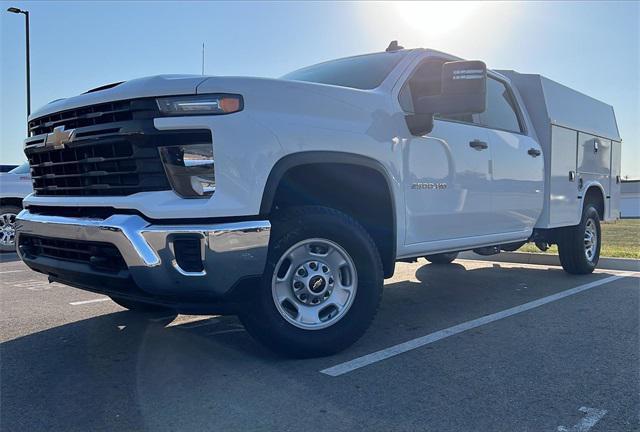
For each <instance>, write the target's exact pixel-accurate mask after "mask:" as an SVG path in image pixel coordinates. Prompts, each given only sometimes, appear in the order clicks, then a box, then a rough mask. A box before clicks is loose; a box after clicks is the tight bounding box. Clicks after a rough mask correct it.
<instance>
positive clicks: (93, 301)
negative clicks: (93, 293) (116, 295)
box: [69, 297, 111, 306]
mask: <svg viewBox="0 0 640 432" xmlns="http://www.w3.org/2000/svg"><path fill="white" fill-rule="evenodd" d="M109 300H111V299H110V298H109V297H101V298H97V299H93V300H82V301H76V302H71V303H69V304H70V305H71V306H80V305H84V304H89V303H98V302H103V301H109Z"/></svg>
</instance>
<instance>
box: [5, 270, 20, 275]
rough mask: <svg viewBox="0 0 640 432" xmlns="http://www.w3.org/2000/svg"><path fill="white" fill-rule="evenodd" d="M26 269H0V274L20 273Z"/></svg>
mask: <svg viewBox="0 0 640 432" xmlns="http://www.w3.org/2000/svg"><path fill="white" fill-rule="evenodd" d="M25 271H26V270H5V271H0V274H7V273H22V272H25Z"/></svg>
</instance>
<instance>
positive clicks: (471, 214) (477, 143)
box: [400, 58, 494, 250]
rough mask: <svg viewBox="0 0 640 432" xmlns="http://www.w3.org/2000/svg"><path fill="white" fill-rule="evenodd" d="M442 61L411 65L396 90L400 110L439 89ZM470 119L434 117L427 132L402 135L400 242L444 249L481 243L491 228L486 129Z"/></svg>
mask: <svg viewBox="0 0 640 432" xmlns="http://www.w3.org/2000/svg"><path fill="white" fill-rule="evenodd" d="M445 61H446V60H444V59H438V58H430V59H427V60H425V61H424V62H422V63H421V64H420V65H418V66H417V67H416V69H415V71H414V72H413V74H412V75H411V77H410V78H409V80H408V81H407V82H406V83H405V85H404V86H403V89H402V90H401V92H400V103H401V105H402V106H403V109H404V110H405V111H407V112H412V101H414V100H416V99H417V98H418V97H421V96H428V95H432V94H438V93H439V92H440V88H439V83H440V77H441V69H442V64H443V63H444V62H445ZM475 120H476V116H475V115H472V114H468V115H456V116H447V117H445V118H442V117H441V118H438V117H436V119H435V121H434V128H433V131H432V132H430V133H429V134H427V135H425V136H418V137H416V136H410V138H409V139H408V140H407V143H406V145H405V146H404V148H403V159H404V161H403V162H404V163H403V167H404V168H403V169H404V176H403V178H404V191H405V192H404V193H405V202H406V226H407V230H406V235H405V244H406V245H418V244H424V250H444V249H447V248H449V247H450V248H455V247H457V246H458V245H463V246H469V245H473V244H474V243H482V242H483V239H481V238H478V237H482V236H483V235H487V234H492V233H493V231H494V230H493V229H492V223H491V221H492V192H491V188H492V183H491V173H490V162H491V149H490V148H489V141H488V137H487V134H486V130H485V129H484V128H483V127H480V126H477V125H476V124H474V122H475ZM474 237H475V238H476V239H475V240H474V239H473V238H474ZM421 249H422V248H421Z"/></svg>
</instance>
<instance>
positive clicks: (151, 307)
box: [111, 297, 175, 313]
mask: <svg viewBox="0 0 640 432" xmlns="http://www.w3.org/2000/svg"><path fill="white" fill-rule="evenodd" d="M111 300H113V301H114V303H116V304H118V305H120V306H122V307H123V308H125V309H128V310H130V311H131V312H140V313H164V312H167V313H171V312H174V313H175V311H174V310H173V309H169V308H166V307H163V306H158V305H155V304H151V303H144V302H139V301H135V300H129V299H123V298H119V297H111Z"/></svg>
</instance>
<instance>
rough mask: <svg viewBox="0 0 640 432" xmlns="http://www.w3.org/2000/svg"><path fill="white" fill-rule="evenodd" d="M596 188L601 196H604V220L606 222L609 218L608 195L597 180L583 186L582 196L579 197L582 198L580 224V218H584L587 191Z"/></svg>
mask: <svg viewBox="0 0 640 432" xmlns="http://www.w3.org/2000/svg"><path fill="white" fill-rule="evenodd" d="M592 187H595V188H597V189H598V190H599V191H600V194H601V195H602V220H605V219H606V218H607V208H608V206H607V198H608V196H607V194H606V192H605V190H604V187H602V184H601V183H600V182H599V181H597V180H590V181H588V182H586V183H585V184H584V185H583V186H582V190H581V193H580V195H579V196H578V198H580V207H579V212H580V213H579V215H578V223H580V218H581V217H582V210H583V209H584V200H585V198H586V197H587V191H588V190H589V189H590V188H592Z"/></svg>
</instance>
